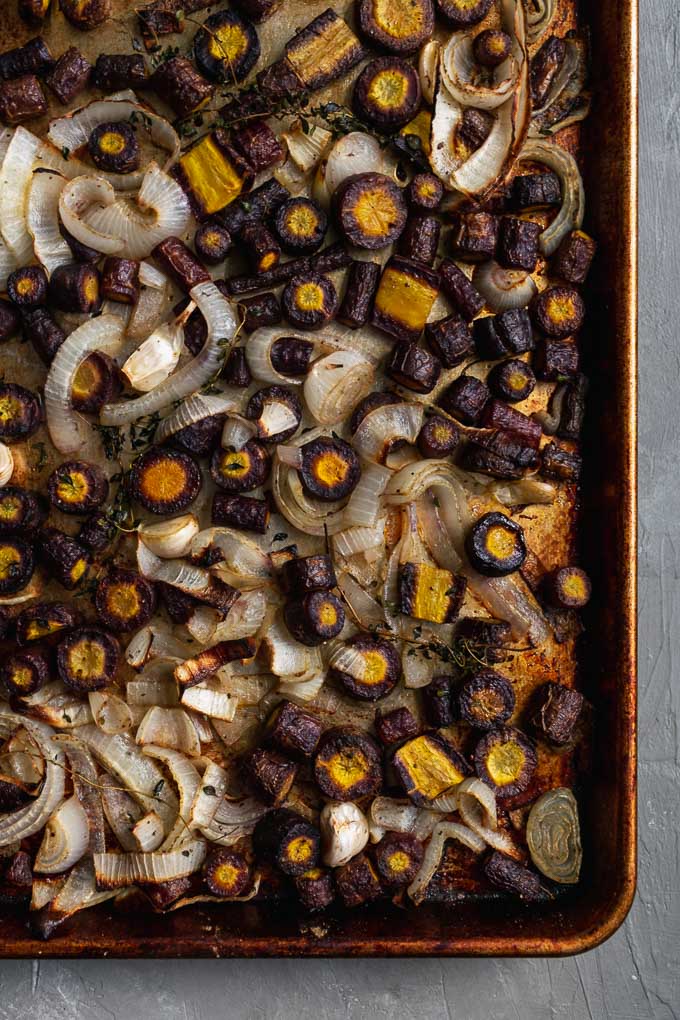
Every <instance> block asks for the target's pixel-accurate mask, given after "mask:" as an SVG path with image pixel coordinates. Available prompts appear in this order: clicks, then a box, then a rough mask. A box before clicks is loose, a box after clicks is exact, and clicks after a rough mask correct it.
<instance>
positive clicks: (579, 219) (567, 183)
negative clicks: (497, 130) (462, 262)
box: [475, 138, 586, 289]
mask: <svg viewBox="0 0 680 1020" xmlns="http://www.w3.org/2000/svg"><path fill="white" fill-rule="evenodd" d="M519 158H520V159H521V160H522V161H529V160H530V161H532V162H536V163H542V164H543V165H544V166H547V167H550V169H551V170H553V171H554V172H555V173H556V174H557V176H558V177H559V179H560V185H561V189H562V205H561V208H560V211H559V212H558V214H557V216H555V218H554V219H553V220H552V222H551V223H550V224H549V225H548V226H547V227H546V229H545V230H544V231H543V233H542V234H541V236H540V238H539V244H540V248H541V252H542V253H543V254H544V255H552V254H554V252H556V251H557V249H558V248H559V246H560V244H561V242H562V240H563V238H564V237H566V235H567V234H568V233H569V232H570V231H571V230H578V229H579V228H580V227H581V225H582V223H583V216H584V214H585V206H586V196H585V191H584V188H583V181H582V179H581V174H580V172H579V168H578V164H577V163H576V160H575V159H574V157H573V156H572V155H571V154H570V153H568V152H567V151H566V150H565V149H563V148H561V147H560V146H559V145H557V144H556V143H555V142H546V141H543V140H542V139H540V138H529V139H528V140H527V142H526V143H525V145H524V147H523V149H522V151H521V153H520V156H519ZM475 286H477V283H476V281H475ZM478 289H479V288H478Z"/></svg>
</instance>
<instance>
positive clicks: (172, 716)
mask: <svg viewBox="0 0 680 1020" xmlns="http://www.w3.org/2000/svg"><path fill="white" fill-rule="evenodd" d="M135 739H136V741H137V743H138V744H156V745H157V746H158V747H171V748H173V749H174V750H175V751H182V753H183V754H188V755H191V757H192V758H195V757H196V756H197V755H199V754H200V753H201V742H200V740H199V739H198V734H197V733H196V728H195V726H194V724H193V723H192V721H191V719H190V718H189V716H188V715H187V713H186V712H185V711H184V709H182V708H160V707H159V706H158V705H154V707H153V708H150V709H149V710H148V712H147V713H146V715H145V716H144V718H143V719H142V721H141V723H140V724H139V729H138V730H137V736H136V738H135Z"/></svg>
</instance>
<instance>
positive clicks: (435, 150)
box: [430, 0, 531, 197]
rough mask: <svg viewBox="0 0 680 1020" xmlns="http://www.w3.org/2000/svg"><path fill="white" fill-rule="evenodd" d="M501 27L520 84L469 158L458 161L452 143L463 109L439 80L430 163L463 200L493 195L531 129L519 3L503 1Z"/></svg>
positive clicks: (521, 11)
mask: <svg viewBox="0 0 680 1020" xmlns="http://www.w3.org/2000/svg"><path fill="white" fill-rule="evenodd" d="M502 10H503V22H504V24H506V25H507V26H509V25H512V26H513V31H512V32H511V33H510V34H511V39H512V49H511V56H512V58H513V59H514V61H515V63H516V65H517V67H518V68H519V71H518V85H517V89H516V90H515V91H514V92H513V94H512V95H511V96H510V98H509V99H507V100H506V101H505V102H504V103H502V104H501V105H500V106H498V107H497V108H496V111H495V119H494V123H493V126H492V128H491V131H490V132H489V134H488V136H487V137H486V139H485V140H484V141H483V142H482V144H481V145H480V146H479V148H478V149H476V150H475V151H474V152H473V153H472V154H471V155H470V156H469V158H468V159H466V160H464V161H463V162H460V160H459V159H458V158H457V156H456V155H455V154H454V151H453V148H452V139H453V138H454V133H455V130H456V128H457V126H458V124H459V122H460V120H461V118H462V107H461V105H460V103H458V102H457V101H456V100H455V99H454V98H453V97H452V96H451V95H450V94H449V92H448V90H447V89H446V87H445V85H444V82H443V81H440V83H439V87H438V89H437V96H436V99H435V109H434V116H433V118H432V127H431V136H430V164H431V166H432V169H433V170H434V172H435V173H436V174H437V176H438V177H439V178H440V179H441V181H442V183H443V184H444V185H445V187H447V188H448V189H449V190H450V191H458V192H461V193H462V194H463V195H467V196H470V197H472V196H479V197H483V196H484V195H486V194H488V193H489V192H491V191H492V190H493V189H494V188H495V187H496V186H497V184H498V183H499V181H501V180H503V179H504V177H505V176H506V175H507V173H508V172H509V170H510V168H511V167H512V164H513V162H514V160H515V158H516V156H517V154H518V152H519V149H520V147H521V145H522V143H523V142H524V139H525V137H526V134H527V130H528V127H529V120H530V114H531V102H530V95H529V60H528V54H527V49H526V38H525V35H526V25H525V13H524V5H523V3H522V2H521V0H503V2H502Z"/></svg>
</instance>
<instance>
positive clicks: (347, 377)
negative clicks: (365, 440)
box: [303, 351, 375, 425]
mask: <svg viewBox="0 0 680 1020" xmlns="http://www.w3.org/2000/svg"><path fill="white" fill-rule="evenodd" d="M374 379H375V368H374V366H373V365H372V364H371V362H370V361H368V360H367V359H366V358H364V357H363V355H361V354H358V353H357V352H356V351H335V352H333V353H332V354H327V355H326V357H324V358H319V360H318V361H315V362H314V364H313V365H312V367H311V368H310V369H309V371H308V372H307V375H306V377H305V381H304V386H303V395H304V398H305V401H306V403H307V407H308V408H309V412H310V414H311V415H312V417H313V418H314V420H315V421H316V422H317V423H318V424H319V425H336V424H337V423H338V422H340V421H342V420H343V418H345V417H346V415H348V414H349V412H350V411H351V410H352V408H353V407H355V406H356V405H357V403H358V402H359V401H360V400H363V398H364V397H365V396H367V394H368V393H370V391H371V389H372V387H373V382H374Z"/></svg>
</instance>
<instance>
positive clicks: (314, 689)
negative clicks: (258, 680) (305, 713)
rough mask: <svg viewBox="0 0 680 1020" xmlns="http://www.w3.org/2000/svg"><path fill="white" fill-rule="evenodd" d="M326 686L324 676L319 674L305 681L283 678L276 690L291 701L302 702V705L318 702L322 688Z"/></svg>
mask: <svg viewBox="0 0 680 1020" xmlns="http://www.w3.org/2000/svg"><path fill="white" fill-rule="evenodd" d="M323 685H324V675H323V673H319V674H317V675H316V676H310V677H308V678H306V679H304V680H302V679H300V680H298V679H296V678H294V677H293V678H290V679H288V678H283V677H282V678H281V681H280V683H279V685H278V687H277V688H276V690H277V693H278V694H280V695H282V697H284V698H289V699H290V700H291V701H300V702H302V704H306V703H309V702H313V701H316V699H317V697H318V695H319V692H320V691H321V688H322V687H323Z"/></svg>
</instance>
